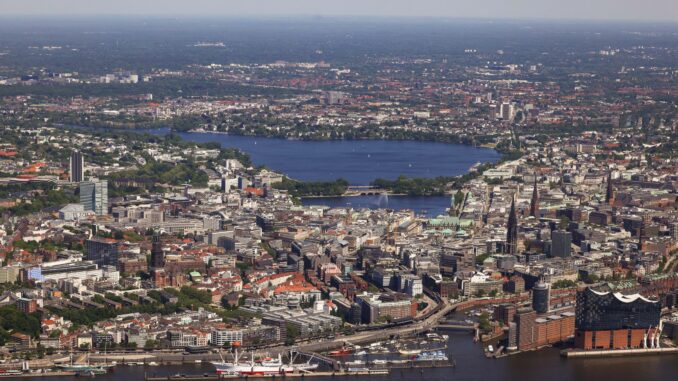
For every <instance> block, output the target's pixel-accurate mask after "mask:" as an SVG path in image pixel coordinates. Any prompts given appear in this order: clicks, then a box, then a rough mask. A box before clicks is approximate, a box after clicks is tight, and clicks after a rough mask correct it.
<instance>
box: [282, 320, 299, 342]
mask: <svg viewBox="0 0 678 381" xmlns="http://www.w3.org/2000/svg"><path fill="white" fill-rule="evenodd" d="M285 327H286V328H287V338H286V339H285V345H294V343H295V342H296V341H297V338H298V337H299V336H300V335H301V332H300V331H299V328H297V326H295V325H292V324H290V323H287V324H286V326H285Z"/></svg>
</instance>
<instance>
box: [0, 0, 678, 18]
mask: <svg viewBox="0 0 678 381" xmlns="http://www.w3.org/2000/svg"><path fill="white" fill-rule="evenodd" d="M0 15H3V16H24V17H26V16H28V17H30V16H35V17H69V16H70V17H74V16H76V17H77V16H143V17H148V16H166V17H185V18H191V17H299V16H301V17H304V16H311V17H314V16H320V17H379V18H388V17H397V18H443V19H445V18H448V19H483V20H491V19H496V20H562V21H637V22H678V1H675V0H646V1H643V2H639V1H637V0H570V1H567V2H563V1H556V0H541V1H540V0H514V1H511V2H508V1H505V0H486V1H484V2H482V3H476V2H468V1H458V0H419V1H416V2H412V1H410V0H390V1H385V0H343V1H341V2H330V1H322V0H287V1H285V0H248V1H218V0H192V1H190V2H187V1H185V0H163V1H158V0H146V1H132V0H118V1H116V2H114V3H112V2H109V1H98V0H31V1H27V0H3V1H2V2H0Z"/></svg>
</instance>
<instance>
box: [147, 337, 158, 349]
mask: <svg viewBox="0 0 678 381" xmlns="http://www.w3.org/2000/svg"><path fill="white" fill-rule="evenodd" d="M157 347H158V342H157V341H155V340H151V339H148V340H146V342H145V343H144V349H146V350H151V349H155V348H157Z"/></svg>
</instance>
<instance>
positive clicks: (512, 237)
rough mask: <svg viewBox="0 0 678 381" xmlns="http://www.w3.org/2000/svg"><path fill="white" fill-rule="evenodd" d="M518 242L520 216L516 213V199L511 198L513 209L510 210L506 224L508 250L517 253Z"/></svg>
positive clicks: (510, 252)
mask: <svg viewBox="0 0 678 381" xmlns="http://www.w3.org/2000/svg"><path fill="white" fill-rule="evenodd" d="M517 244H518V217H517V215H516V200H515V198H513V199H512V200H511V211H510V212H509V217H508V223H507V225H506V251H507V252H508V253H509V254H516V251H517Z"/></svg>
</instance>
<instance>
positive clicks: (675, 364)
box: [36, 332, 678, 381]
mask: <svg viewBox="0 0 678 381" xmlns="http://www.w3.org/2000/svg"><path fill="white" fill-rule="evenodd" d="M447 333H448V334H449V336H450V339H449V348H448V356H449V357H450V359H452V360H454V361H455V363H456V367H455V368H428V369H402V370H400V369H396V370H393V371H392V372H391V374H390V375H389V376H388V377H384V376H371V377H369V376H355V377H353V376H352V377H335V378H331V379H333V380H347V381H355V380H365V381H367V380H427V381H450V380H461V381H494V380H511V381H513V380H515V381H545V380H546V381H566V380H576V381H608V380H610V381H627V380H628V381H643V380H666V381H669V380H675V379H676V375H678V358H676V357H675V356H674V355H664V356H642V357H619V358H598V359H565V358H562V357H560V355H559V351H558V350H557V349H555V348H551V349H543V350H540V351H533V352H526V353H522V354H518V355H514V356H509V357H505V358H502V359H497V360H489V359H486V358H485V357H484V355H483V353H482V347H481V346H480V345H479V344H475V343H473V340H472V337H471V336H470V335H469V334H468V333H459V332H447ZM179 373H181V374H187V375H202V374H205V373H208V374H213V373H214V367H213V366H211V365H209V364H190V365H171V366H165V365H163V366H153V367H143V366H131V367H130V366H118V367H116V369H115V371H114V372H112V373H110V374H107V375H101V376H97V377H96V380H101V381H133V380H143V378H144V374H148V375H149V376H150V375H156V376H169V375H174V374H179ZM36 379H37V378H36ZM40 379H42V380H44V381H56V380H59V379H63V378H57V377H51V378H50V377H48V378H40ZM72 379H73V380H75V378H72ZM304 379H305V380H309V381H320V380H328V379H330V378H328V377H304Z"/></svg>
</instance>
